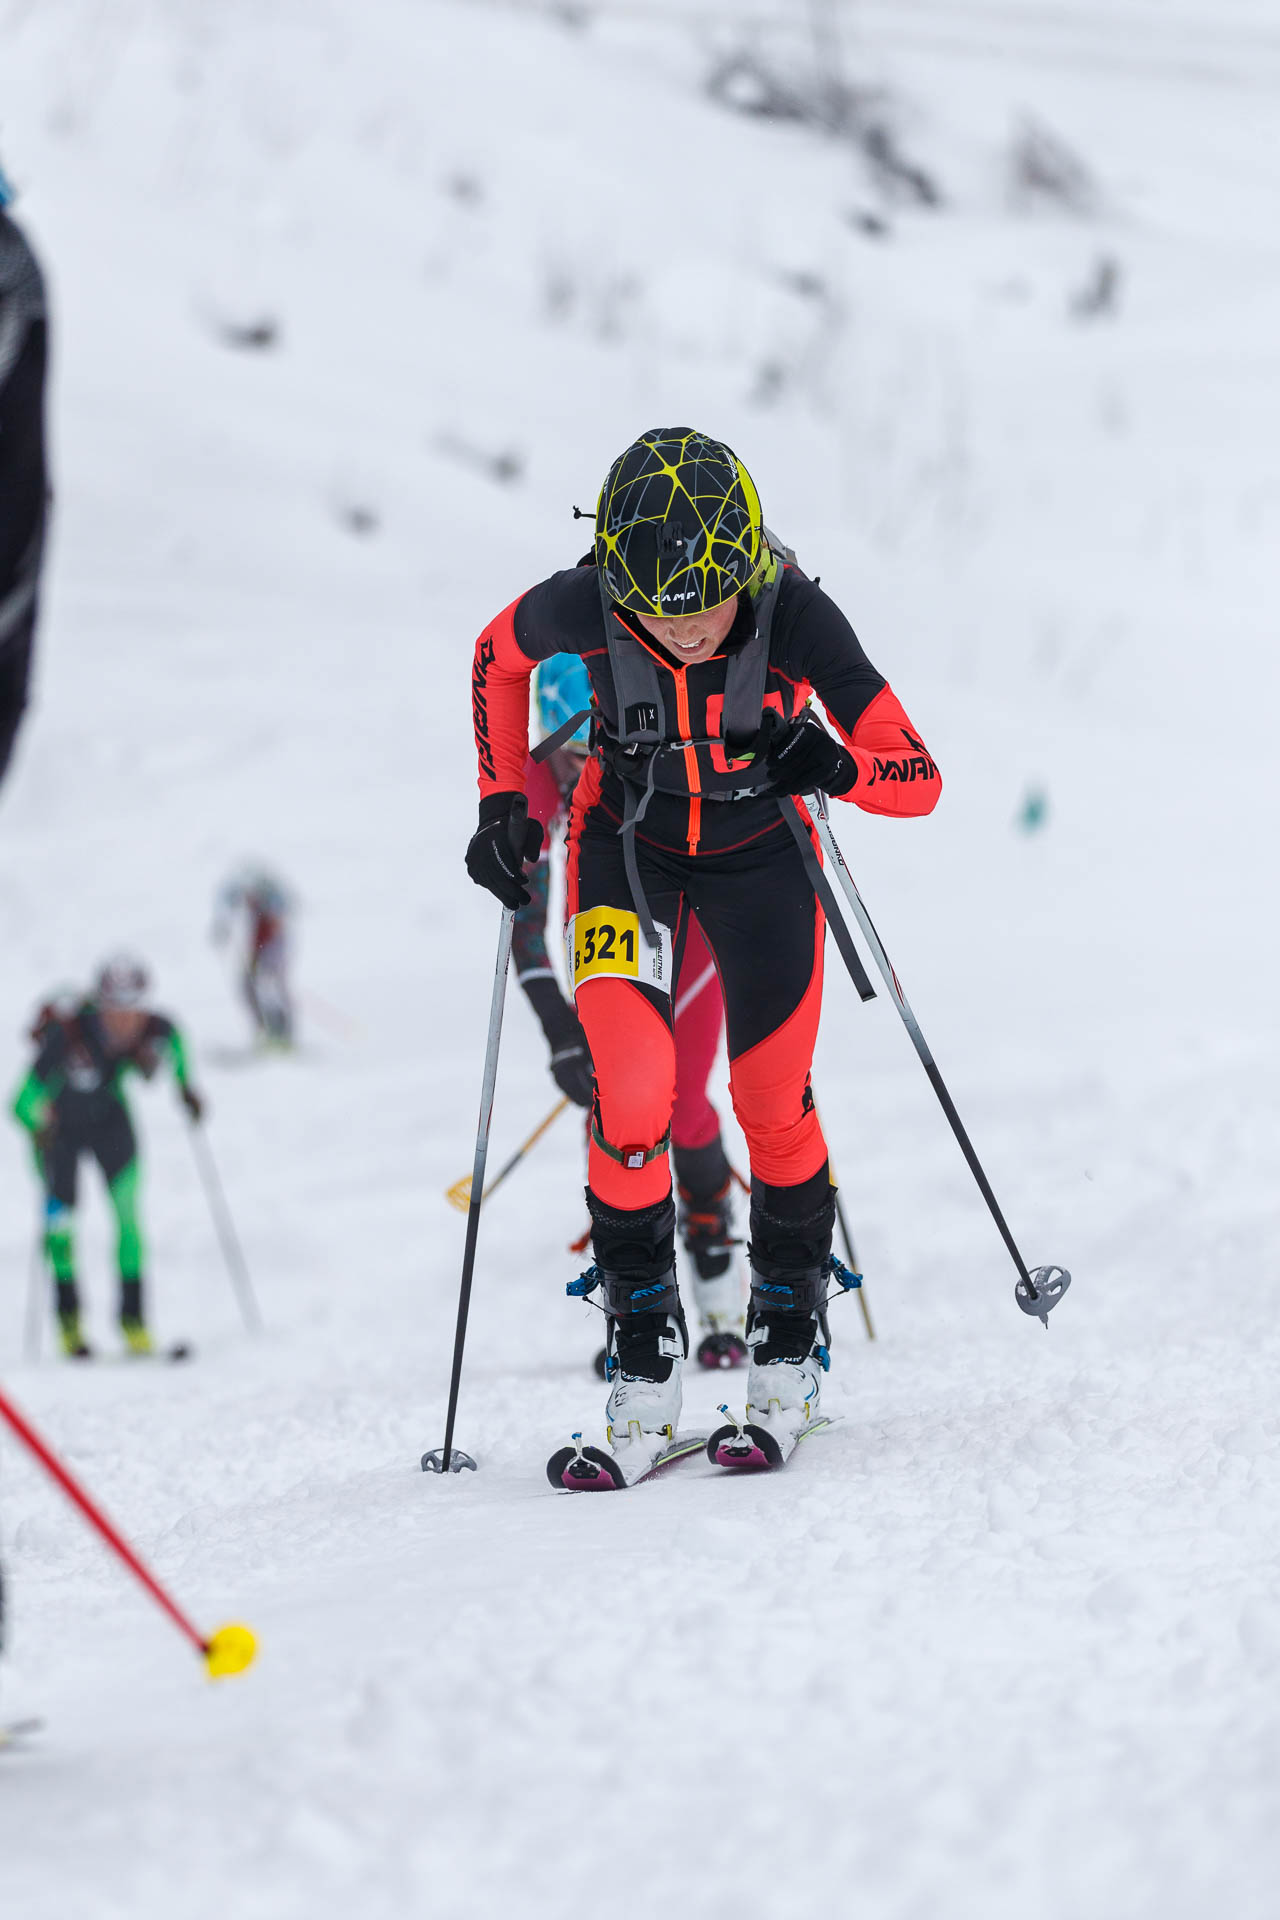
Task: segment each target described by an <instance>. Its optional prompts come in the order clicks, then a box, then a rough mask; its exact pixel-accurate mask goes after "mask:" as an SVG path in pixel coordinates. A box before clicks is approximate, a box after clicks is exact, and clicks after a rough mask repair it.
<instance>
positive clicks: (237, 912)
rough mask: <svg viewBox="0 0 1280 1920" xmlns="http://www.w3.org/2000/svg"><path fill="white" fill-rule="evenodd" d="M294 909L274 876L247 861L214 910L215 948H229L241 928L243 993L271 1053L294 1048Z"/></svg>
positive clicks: (226, 884) (286, 893)
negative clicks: (291, 936)
mask: <svg viewBox="0 0 1280 1920" xmlns="http://www.w3.org/2000/svg"><path fill="white" fill-rule="evenodd" d="M292 904H293V903H292V901H291V899H290V896H289V893H288V891H287V889H286V888H285V886H284V884H283V883H282V882H281V881H280V880H278V879H277V878H276V876H275V875H274V874H273V873H270V872H268V870H267V869H266V868H265V867H263V866H261V865H259V864H258V863H256V862H250V861H246V863H245V864H244V866H242V867H241V868H240V870H239V871H238V872H237V873H234V874H233V875H232V876H231V878H230V879H229V880H228V881H227V882H226V883H225V885H223V886H222V887H221V888H220V889H219V892H218V896H217V900H216V902H215V905H214V916H213V930H212V939H213V944H214V945H215V946H216V947H221V946H225V945H226V943H227V941H228V940H229V939H230V937H231V931H232V928H233V926H234V925H235V924H236V922H237V921H239V922H240V923H241V926H242V931H243V935H244V945H243V949H242V958H241V974H240V984H241V990H242V992H243V994H244V997H245V1002H246V1004H247V1005H248V1008H249V1011H250V1013H251V1014H252V1015H253V1021H254V1025H255V1027H256V1029H257V1033H258V1038H259V1039H260V1040H261V1041H262V1043H263V1044H264V1045H265V1046H269V1047H289V1046H292V1044H293V1035H294V1017H293V1000H292V996H291V995H290V992H289V978H288V969H289V918H290V914H291V912H292Z"/></svg>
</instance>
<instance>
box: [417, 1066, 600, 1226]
mask: <svg viewBox="0 0 1280 1920" xmlns="http://www.w3.org/2000/svg"><path fill="white" fill-rule="evenodd" d="M570 1104H571V1102H570V1099H569V1096H568V1094H567V1093H566V1094H565V1095H564V1097H563V1099H560V1100H557V1101H556V1104H555V1105H554V1107H552V1109H551V1111H550V1113H549V1114H548V1115H547V1116H546V1118H545V1119H544V1120H539V1122H538V1124H537V1126H536V1127H535V1128H534V1130H533V1132H532V1133H531V1134H530V1135H529V1138H528V1139H527V1140H526V1141H525V1142H524V1144H523V1145H522V1146H519V1147H517V1148H516V1150H515V1152H514V1153H513V1154H512V1156H511V1158H510V1159H509V1160H508V1161H507V1164H506V1165H505V1167H503V1168H502V1169H501V1170H500V1171H499V1172H498V1173H495V1174H494V1176H493V1178H492V1180H491V1181H490V1182H489V1184H488V1186H487V1187H486V1188H485V1190H484V1192H483V1193H482V1194H481V1196H480V1199H481V1201H482V1202H483V1201H485V1200H487V1199H488V1198H489V1195H490V1194H491V1193H496V1192H497V1191H498V1188H499V1187H500V1186H501V1185H502V1183H503V1181H504V1180H505V1179H506V1177H507V1175H508V1174H509V1173H514V1172H515V1170H516V1168H517V1167H518V1166H519V1165H520V1162H521V1161H522V1160H523V1159H524V1157H525V1155H526V1153H528V1151H529V1149H530V1147H532V1146H536V1145H537V1143H538V1141H539V1140H541V1138H542V1136H543V1134H544V1133H545V1132H546V1130H547V1128H548V1127H549V1126H550V1125H551V1122H552V1121H553V1120H558V1119H559V1118H560V1115H561V1114H562V1113H563V1112H564V1110H565V1108H566V1107H567V1106H569V1105H570ZM473 1177H474V1176H473V1175H472V1174H470V1173H464V1174H463V1176H462V1178H461V1180H455V1181H454V1183H453V1185H452V1186H451V1187H450V1188H449V1189H448V1191H447V1192H446V1194H445V1199H446V1200H447V1201H448V1202H449V1205H450V1206H451V1207H456V1208H457V1209H458V1212H459V1213H465V1212H466V1211H467V1208H468V1207H469V1206H470V1205H471V1182H472V1179H473Z"/></svg>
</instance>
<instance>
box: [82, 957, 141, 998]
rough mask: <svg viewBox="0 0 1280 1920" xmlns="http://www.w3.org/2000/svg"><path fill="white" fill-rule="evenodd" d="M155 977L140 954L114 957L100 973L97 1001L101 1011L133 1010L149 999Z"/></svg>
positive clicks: (103, 964)
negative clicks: (106, 1008) (152, 978)
mask: <svg viewBox="0 0 1280 1920" xmlns="http://www.w3.org/2000/svg"><path fill="white" fill-rule="evenodd" d="M150 985H151V975H150V974H149V973H148V972H147V969H146V966H145V964H144V962H143V961H141V960H139V958H138V956H137V954H136V953H113V954H112V956H111V958H110V959H109V960H104V961H103V963H102V966H101V967H100V968H99V969H98V979H97V985H96V989H95V992H96V997H97V1001H98V1005H99V1006H100V1007H113V1008H114V1007H118V1008H122V1009H124V1008H128V1009H133V1008H135V1007H140V1006H141V1005H142V1004H143V1002H144V1001H145V999H146V997H147V989H148V988H149V987H150Z"/></svg>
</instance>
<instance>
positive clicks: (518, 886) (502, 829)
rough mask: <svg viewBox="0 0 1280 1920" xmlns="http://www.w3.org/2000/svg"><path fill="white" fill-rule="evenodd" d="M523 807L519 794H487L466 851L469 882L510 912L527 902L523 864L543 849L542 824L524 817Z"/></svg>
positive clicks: (523, 803) (521, 797)
mask: <svg viewBox="0 0 1280 1920" xmlns="http://www.w3.org/2000/svg"><path fill="white" fill-rule="evenodd" d="M517 801H518V802H519V806H518V807H517V806H516V802H517ZM526 805H527V802H526V800H525V797H524V795H523V794H522V793H490V794H486V795H485V798H484V799H483V800H482V801H481V802H480V824H479V826H478V827H477V828H476V830H475V832H474V833H473V834H472V836H471V840H470V843H469V845H468V847H467V872H468V873H469V874H470V875H471V878H472V879H473V880H474V881H475V883H476V885H477V886H478V887H487V888H488V889H489V892H490V893H492V894H494V895H495V896H496V897H497V899H499V900H501V902H502V904H503V906H504V907H509V908H515V907H523V906H524V905H525V904H526V902H527V901H528V899H529V897H530V896H529V889H528V887H527V886H526V885H525V883H524V863H525V861H526V860H536V859H537V857H538V854H539V851H540V850H541V847H542V827H541V824H540V823H539V822H538V821H537V820H530V819H528V818H527V817H526V816H525V808H526ZM513 811H514V816H515V817H514V818H513Z"/></svg>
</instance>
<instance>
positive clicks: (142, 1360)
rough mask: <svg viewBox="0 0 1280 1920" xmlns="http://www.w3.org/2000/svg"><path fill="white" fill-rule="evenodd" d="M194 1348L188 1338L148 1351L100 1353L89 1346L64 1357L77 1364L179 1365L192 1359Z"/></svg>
mask: <svg viewBox="0 0 1280 1920" xmlns="http://www.w3.org/2000/svg"><path fill="white" fill-rule="evenodd" d="M195 1354H196V1350H195V1348H194V1347H193V1346H192V1344H191V1342H190V1341H189V1340H174V1341H172V1342H171V1343H170V1344H169V1345H168V1346H167V1347H153V1348H152V1350H151V1352H150V1353H102V1352H95V1350H94V1349H93V1348H92V1347H90V1348H89V1349H88V1350H87V1351H86V1352H84V1353H69V1354H66V1355H65V1356H64V1357H65V1358H66V1359H68V1360H74V1361H75V1363H76V1365H77V1366H91V1367H93V1366H97V1367H101V1366H108V1367H134V1366H146V1365H148V1364H150V1365H152V1366H154V1365H155V1364H156V1363H157V1362H158V1363H159V1364H160V1365H161V1366H179V1365H181V1363H182V1362H183V1361H184V1360H194V1359H195Z"/></svg>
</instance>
